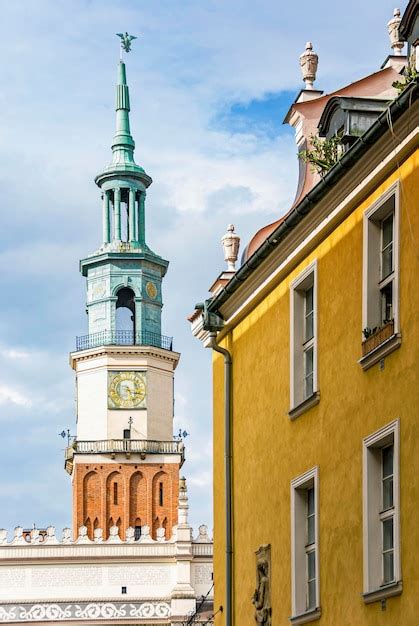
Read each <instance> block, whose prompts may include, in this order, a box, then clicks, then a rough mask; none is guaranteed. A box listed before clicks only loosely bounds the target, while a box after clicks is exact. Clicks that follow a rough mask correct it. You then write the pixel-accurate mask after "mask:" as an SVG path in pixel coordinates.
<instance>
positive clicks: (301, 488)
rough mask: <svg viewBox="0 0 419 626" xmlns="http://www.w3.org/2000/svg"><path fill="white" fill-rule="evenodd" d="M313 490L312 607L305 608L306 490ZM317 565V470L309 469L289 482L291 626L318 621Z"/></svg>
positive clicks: (318, 579)
mask: <svg viewBox="0 0 419 626" xmlns="http://www.w3.org/2000/svg"><path fill="white" fill-rule="evenodd" d="M311 487H313V488H314V512H315V524H314V544H310V548H311V549H313V548H312V546H313V545H314V550H315V554H316V570H315V571H316V606H315V607H314V608H307V593H308V572H307V545H306V537H307V526H306V524H307V511H306V499H307V495H306V494H307V490H308V489H310V488H311ZM319 573H320V566H319V468H318V467H317V466H316V467H313V468H312V469H311V470H309V471H307V472H305V473H304V474H302V475H301V476H298V477H297V478H294V479H293V480H292V481H291V607H292V615H291V617H290V618H289V619H290V622H291V623H292V624H304V623H306V622H311V621H313V620H315V619H318V618H319V617H320V615H321V611H320V576H319Z"/></svg>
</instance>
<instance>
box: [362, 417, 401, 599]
mask: <svg viewBox="0 0 419 626" xmlns="http://www.w3.org/2000/svg"><path fill="white" fill-rule="evenodd" d="M363 448H364V452H363V473H364V479H363V511H364V512H363V517H364V522H363V526H364V599H365V601H366V602H372V601H375V600H378V599H380V590H381V591H383V590H384V591H385V592H386V593H387V594H388V591H387V590H388V586H394V587H395V589H394V593H400V591H401V583H400V579H401V571H400V541H399V526H400V523H399V514H400V513H399V451H398V450H399V422H398V421H397V420H396V421H395V422H392V423H391V424H388V425H387V426H385V427H384V428H382V429H381V430H379V431H378V432H376V433H374V434H373V435H370V436H369V437H367V438H366V439H364V445H363Z"/></svg>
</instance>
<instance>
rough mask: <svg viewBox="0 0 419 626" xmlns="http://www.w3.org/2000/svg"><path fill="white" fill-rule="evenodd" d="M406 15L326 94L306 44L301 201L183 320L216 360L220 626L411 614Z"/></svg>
mask: <svg viewBox="0 0 419 626" xmlns="http://www.w3.org/2000/svg"><path fill="white" fill-rule="evenodd" d="M417 8H418V5H417V3H412V2H411V3H410V4H409V8H408V11H407V14H408V19H406V16H404V17H403V21H402V22H401V17H400V12H398V11H395V15H394V17H393V18H392V20H391V21H390V22H389V25H388V26H389V33H390V38H391V43H392V54H391V55H390V56H389V57H388V59H386V61H385V63H384V64H383V66H382V68H381V69H380V70H379V71H377V72H376V73H375V74H372V75H370V76H367V77H364V78H362V79H361V80H359V81H357V82H355V83H352V84H351V85H348V86H346V87H343V88H342V89H339V90H337V91H336V92H334V93H331V94H323V93H322V92H321V91H319V90H317V89H314V87H313V81H314V79H315V77H316V70H317V62H318V59H317V55H316V54H315V53H314V52H313V48H312V45H311V44H308V45H307V48H306V51H305V52H304V53H303V55H302V57H301V59H300V61H301V66H302V70H303V77H304V79H305V82H306V86H305V89H303V90H302V91H301V93H300V94H299V96H298V97H297V99H296V101H295V102H294V103H293V104H292V106H291V108H290V111H289V113H288V115H287V117H286V121H287V122H288V123H290V124H291V125H292V126H293V127H294V128H295V131H296V140H297V145H298V149H299V151H300V156H301V159H300V176H299V181H298V188H297V192H296V198H295V201H294V204H293V206H292V207H291V209H290V210H289V212H288V213H287V214H286V215H285V216H283V217H281V218H280V219H279V220H278V221H277V222H275V223H274V224H272V225H269V226H266V227H264V228H262V229H261V230H260V231H259V232H258V233H257V234H256V235H255V236H254V237H253V239H252V240H251V242H250V243H249V245H248V246H247V248H246V249H245V252H244V255H243V259H242V265H241V267H240V268H239V269H238V270H237V271H233V272H231V273H230V275H227V274H226V273H224V274H221V275H220V277H219V279H218V280H217V281H215V283H214V285H213V286H212V287H211V297H210V299H209V300H207V301H206V302H205V303H203V304H202V305H200V306H199V307H197V309H196V311H195V313H194V314H193V315H192V316H191V318H190V321H191V322H192V331H193V333H194V334H195V336H197V337H198V338H199V339H201V341H202V342H203V344H204V346H205V347H209V348H212V349H213V350H214V353H213V354H214V359H213V385H214V386H213V389H214V392H213V394H214V508H215V511H214V516H215V520H214V524H215V526H214V541H215V552H214V580H215V604H216V605H217V606H218V605H220V604H222V605H223V606H224V611H223V613H222V614H218V615H217V616H216V618H215V624H216V625H218V626H221V625H226V626H232V624H234V625H235V626H250V625H251V624H255V623H257V624H263V625H269V626H270V625H273V624H275V625H278V626H281V625H285V624H290V623H291V624H303V623H307V622H311V621H316V620H318V621H319V623H320V624H323V625H324V626H332V625H333V626H335V625H336V624H339V626H354V625H362V626H365V625H376V624H389V625H390V624H391V625H394V626H395V625H399V624H403V626H413V625H414V624H416V623H417V620H418V614H419V601H418V598H419V595H418V591H419V576H418V571H417V567H416V549H417V547H418V545H419V531H418V526H419V524H418V511H417V506H416V503H417V501H418V499H419V480H418V471H419V465H418V463H419V461H418V459H419V454H418V437H417V434H418V416H417V405H418V403H419V385H418V382H419V377H418V363H419V317H418V310H419V292H418V290H417V288H416V285H417V277H418V270H419V265H418V262H419V255H418V249H419V248H418V246H419V213H418V202H419V192H418V189H419V151H418V145H419V131H418V121H419V105H418V101H417V92H418V87H417V70H415V69H414V68H415V66H414V63H415V60H416V59H417V55H416V52H417V48H416V46H417V44H418V39H417V36H418V35H417V27H418V17H417ZM400 23H401V25H402V26H401V27H400ZM406 40H407V41H408V42H409V59H408V58H407V57H405V56H403V55H402V54H401V52H402V49H403V46H404V41H406ZM395 83H396V86H394V84H395ZM313 137H314V139H313ZM316 144H317V146H319V145H320V148H319V149H316ZM322 146H323V148H324V147H326V148H327V149H328V150H329V152H328V153H326V152H325V150H324V149H322ZM330 155H332V157H333V158H332V162H331V163H330V162H329V163H325V161H327V158H329V157H330ZM231 245H232V242H228V246H231ZM228 246H225V249H226V257H227V256H228V254H229V252H231V247H230V248H229V247H228ZM235 258H237V253H236V254H235ZM220 352H221V354H220ZM222 442H224V445H222Z"/></svg>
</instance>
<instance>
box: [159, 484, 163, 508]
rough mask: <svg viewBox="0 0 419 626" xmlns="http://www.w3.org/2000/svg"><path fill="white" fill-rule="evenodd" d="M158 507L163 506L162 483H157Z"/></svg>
mask: <svg viewBox="0 0 419 626" xmlns="http://www.w3.org/2000/svg"><path fill="white" fill-rule="evenodd" d="M159 505H160V506H163V483H159Z"/></svg>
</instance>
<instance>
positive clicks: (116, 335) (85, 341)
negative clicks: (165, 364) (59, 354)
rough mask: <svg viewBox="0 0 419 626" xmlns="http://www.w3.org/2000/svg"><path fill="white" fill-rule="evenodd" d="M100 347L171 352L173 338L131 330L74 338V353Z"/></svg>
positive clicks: (109, 331) (111, 331) (105, 331)
mask: <svg viewBox="0 0 419 626" xmlns="http://www.w3.org/2000/svg"><path fill="white" fill-rule="evenodd" d="M100 346H153V347H154V348H163V349H164V350H173V337H166V336H165V335H159V334H158V333H150V332H146V331H142V332H139V333H135V332H134V331H132V330H104V331H102V332H100V333H93V334H92V335H83V336H81V337H76V351H78V350H88V349H89V348H98V347H100Z"/></svg>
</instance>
